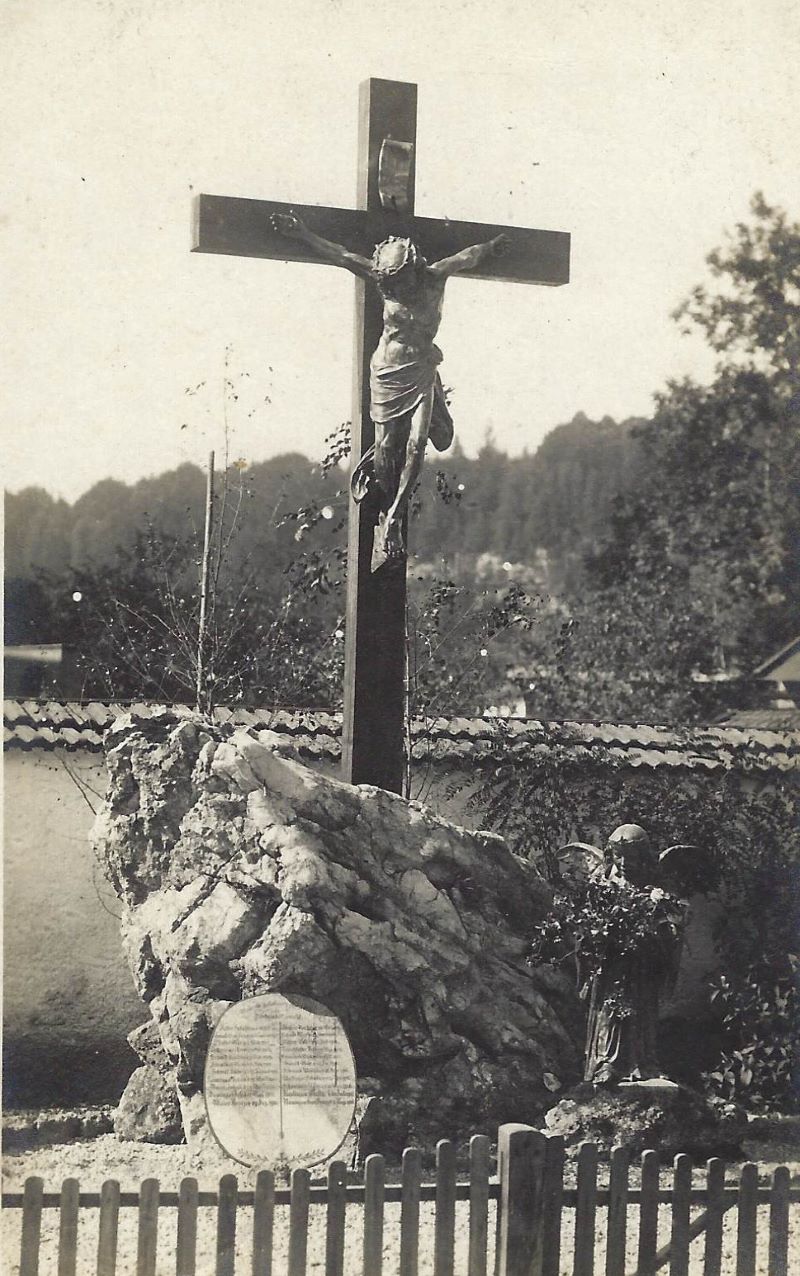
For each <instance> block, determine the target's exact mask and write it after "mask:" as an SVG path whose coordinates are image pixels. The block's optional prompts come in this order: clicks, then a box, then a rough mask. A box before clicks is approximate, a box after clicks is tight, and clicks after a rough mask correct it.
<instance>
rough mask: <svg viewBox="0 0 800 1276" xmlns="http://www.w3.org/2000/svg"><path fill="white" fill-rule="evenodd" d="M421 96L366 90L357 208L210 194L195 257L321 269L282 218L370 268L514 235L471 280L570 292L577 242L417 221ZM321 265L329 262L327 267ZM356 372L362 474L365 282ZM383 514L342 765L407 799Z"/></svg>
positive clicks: (365, 594) (361, 591)
mask: <svg viewBox="0 0 800 1276" xmlns="http://www.w3.org/2000/svg"><path fill="white" fill-rule="evenodd" d="M416 132H417V86H416V85H415V84H403V83H400V82H398V81H395V80H374V79H370V80H367V81H365V82H364V83H363V84H362V85H361V95H360V113H359V140H358V195H357V200H356V203H357V207H356V208H325V207H321V206H319V205H315V204H284V203H276V202H273V201H271V200H259V199H236V198H229V197H227V196H220V195H199V196H197V198H196V199H195V205H194V243H193V249H192V251H193V252H203V253H227V254H231V255H233V256H236V257H269V258H272V259H277V260H280V261H305V262H317V263H320V258H318V257H317V256H315V254H314V252H313V250H312V249H311V248H310V247H308V246H307V245H306V244H304V243H303V242H302V241H300V240H296V239H287V238H286V237H285V236H283V235H281V234H279V233H278V232H277V231H275V230H273V229H271V226H270V215H271V214H272V213H289V212H294V213H296V214H297V215H298V216H299V217H301V218H302V220H303V221H304V222H305V223H306V225H307V226H308V227H309V229H310V230H312V231H314V232H315V233H316V234H318V235H322V236H324V238H326V239H330V240H334V241H335V242H337V243H339V244H342V245H343V246H344V247H345V248H347V249H349V250H350V251H351V252H356V253H359V254H361V256H364V257H371V256H372V250H373V248H374V247H375V245H376V244H377V243H380V241H381V240H383V239H385V238H386V237H387V236H388V235H409V236H411V237H413V239H414V242H415V243H417V244H418V245H419V246H420V249H421V251H422V253H423V254H424V256H425V257H426V258H427V260H428V261H436V260H438V259H439V258H441V257H446V256H449V255H450V254H451V253H455V252H458V251H459V250H460V249H462V248H466V247H468V246H469V245H471V244H477V243H485V242H486V241H488V240H490V239H492V238H494V236H495V235H499V234H504V235H506V236H507V239H508V249H507V252H506V254H505V255H504V256H502V257H493V258H491V259H489V260H487V261H484V262H483V263H482V264H481V265H480V267H478V269H475V270H472V271H470V272H469V274H470V275H471V276H474V277H475V278H478V279H501V280H505V281H509V282H514V283H528V284H565V283H567V282H568V281H569V235H568V234H565V233H563V232H561V231H546V230H523V229H520V228H518V227H513V226H489V225H485V224H482V223H480V222H454V221H450V220H447V219H445V220H436V219H433V218H429V217H417V216H416V215H415V212H414V168H415V163H414V160H415V147H416ZM320 264H322V263H320ZM355 288H356V297H355V300H356V310H355V319H356V322H355V360H354V363H355V367H354V381H353V427H352V458H351V460H352V464H353V465H355V464H357V462H358V461H359V459H360V458H361V456H363V454H364V452H365V451H366V450H367V448H368V447H370V446H371V444H372V443H373V441H374V430H373V425H372V420H371V417H370V411H369V406H370V405H369V361H370V357H371V355H372V353H373V351H374V349H375V347H376V346H377V344H378V339H379V337H380V334H381V329H382V303H381V299H380V297H379V295H378V292H377V290H376V289H375V288H374V287H371V286H370V285H368V284H366V283H364V282H363V281H362V280H360V279H356V280H355ZM375 518H376V512H375V508H374V505H373V503H372V502H370V501H364V502H362V504H360V505H356V504H355V503H354V502H353V501H352V500H351V505H350V531H349V542H348V560H347V561H348V573H347V621H346V630H345V677H344V723H343V735H342V765H343V772H344V778H345V779H346V780H348V781H350V783H352V784H376V785H378V786H379V787H381V788H384V789H391V790H393V791H394V792H396V793H399V792H401V791H402V785H403V772H404V760H403V738H404V732H403V718H404V707H405V706H404V676H405V611H406V579H405V571H404V570H402V569H399V568H392V569H391V570H381V571H378V572H375V573H373V572H371V571H370V559H371V554H372V536H373V531H374V526H375Z"/></svg>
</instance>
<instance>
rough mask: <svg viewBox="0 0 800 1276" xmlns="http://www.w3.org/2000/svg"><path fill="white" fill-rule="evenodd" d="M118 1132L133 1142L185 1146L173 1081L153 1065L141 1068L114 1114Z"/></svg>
mask: <svg viewBox="0 0 800 1276" xmlns="http://www.w3.org/2000/svg"><path fill="white" fill-rule="evenodd" d="M114 1133H115V1134H116V1136H117V1138H118V1139H124V1140H126V1141H128V1142H131V1143H181V1142H182V1140H183V1123H182V1121H181V1109H180V1105H179V1103H178V1096H177V1094H176V1093H175V1086H174V1084H173V1083H172V1081H171V1080H170V1078H169V1077H166V1076H164V1074H163V1073H162V1072H159V1071H158V1069H157V1068H153V1067H151V1065H150V1064H149V1063H145V1064H143V1065H142V1067H141V1068H137V1069H136V1071H135V1072H134V1073H133V1075H132V1076H131V1078H130V1080H129V1081H128V1084H127V1085H126V1087H125V1092H124V1094H123V1096H122V1098H121V1099H120V1101H119V1105H118V1106H117V1110H116V1112H115V1114H114Z"/></svg>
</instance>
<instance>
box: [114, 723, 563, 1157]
mask: <svg viewBox="0 0 800 1276" xmlns="http://www.w3.org/2000/svg"><path fill="white" fill-rule="evenodd" d="M107 762H108V773H109V787H108V793H107V798H106V802H105V806H104V807H103V809H102V810H101V812H100V814H99V816H98V819H97V822H96V825H95V829H94V840H95V845H96V847H97V849H98V851H99V852H100V854H101V855H102V857H103V859H104V861H105V864H106V867H107V871H108V874H109V877H110V879H111V881H112V882H113V884H114V887H115V889H116V891H117V893H118V895H119V897H120V899H121V900H122V902H123V921H122V932H123V942H124V945H125V949H126V952H127V956H128V959H129V962H130V966H131V970H132V972H133V977H134V980H135V982H136V987H137V989H138V991H139V993H140V995H141V996H142V998H143V999H144V1000H145V1001H146V1002H147V1003H148V1005H149V1008H150V1012H151V1015H152V1017H153V1022H154V1023H155V1024H156V1025H157V1027H158V1034H159V1038H160V1042H161V1045H162V1046H163V1049H164V1052H165V1056H166V1060H167V1063H168V1069H169V1072H170V1075H171V1079H172V1080H173V1082H174V1084H175V1086H176V1088H177V1092H178V1095H179V1098H180V1102H181V1108H182V1113H183V1124H184V1129H185V1131H186V1133H187V1136H188V1137H189V1138H190V1139H191V1138H192V1137H193V1136H195V1135H197V1134H199V1133H200V1132H201V1131H202V1129H203V1127H204V1124H205V1113H204V1107H203V1103H202V1089H201V1088H202V1077H203V1066H204V1061H205V1056H206V1051H207V1048H208V1042H209V1037H210V1033H211V1030H212V1028H213V1026H214V1024H215V1023H216V1021H217V1019H218V1018H219V1016H220V1015H221V1014H222V1012H223V1011H224V1010H225V1008H226V1007H227V1006H229V1005H230V1004H231V1003H232V1002H234V1001H237V1000H239V999H240V998H242V997H251V996H254V995H256V994H258V993H262V992H270V991H278V990H280V991H281V992H283V993H299V994H303V995H306V996H309V997H312V998H314V999H315V1000H317V1001H320V1002H322V1003H323V1004H324V1005H327V1006H328V1007H329V1008H330V1009H331V1010H332V1011H333V1012H334V1013H335V1014H336V1015H337V1016H338V1017H339V1018H340V1019H341V1021H342V1023H343V1024H344V1026H345V1029H346V1031H347V1033H348V1035H349V1037H350V1041H351V1043H352V1046H353V1051H354V1054H355V1058H356V1066H357V1071H358V1077H359V1088H360V1090H361V1093H362V1094H363V1095H369V1094H374V1095H377V1096H379V1097H380V1099H381V1110H382V1112H383V1113H384V1118H385V1119H384V1128H385V1129H387V1130H392V1131H394V1134H395V1135H396V1138H397V1140H398V1141H399V1142H402V1141H403V1140H404V1139H406V1138H411V1137H416V1138H419V1139H426V1140H428V1139H431V1138H435V1137H437V1136H439V1135H440V1134H444V1133H447V1134H449V1135H455V1134H458V1133H462V1134H466V1133H469V1132H471V1131H472V1130H474V1129H477V1128H484V1129H485V1128H487V1126H488V1125H489V1124H493V1123H495V1122H497V1121H503V1120H508V1119H512V1118H513V1119H514V1120H518V1121H531V1120H533V1119H534V1118H535V1117H536V1116H538V1115H539V1114H541V1112H542V1111H543V1110H544V1109H545V1108H546V1107H547V1106H549V1105H550V1104H552V1095H551V1094H550V1093H549V1091H548V1089H547V1088H546V1086H545V1085H544V1083H543V1075H544V1074H545V1073H547V1074H552V1075H548V1077H547V1083H548V1085H549V1086H551V1087H552V1085H553V1076H554V1077H556V1078H558V1079H559V1080H560V1081H561V1082H569V1081H571V1080H573V1079H574V1078H575V1077H576V1076H577V1071H578V1065H579V1052H580V1045H579V1044H576V1038H575V1030H576V1027H578V1025H577V1024H576V1003H575V998H574V992H573V991H572V988H571V986H570V983H569V982H568V981H567V980H566V979H565V978H564V977H563V976H561V975H559V974H556V973H554V972H553V971H552V970H549V969H547V968H541V969H536V970H533V969H531V968H530V967H529V966H528V965H527V964H526V950H527V948H528V945H529V942H530V938H531V935H532V933H533V930H534V928H535V926H536V924H537V922H538V921H539V920H540V919H541V918H542V917H543V915H544V914H545V913H546V912H547V909H548V906H549V899H550V895H549V889H548V887H547V886H546V884H545V883H544V882H543V881H542V879H541V878H540V877H539V876H538V875H537V874H536V872H535V870H534V869H533V868H532V866H531V865H529V864H528V863H527V862H525V861H523V860H520V859H518V858H517V857H515V856H514V855H513V854H512V853H511V852H510V851H509V850H508V848H507V847H506V845H505V843H504V842H503V841H502V839H501V838H499V837H497V836H495V835H493V834H488V833H475V832H470V831H468V830H466V829H463V828H459V827H457V826H456V825H454V824H452V823H449V822H448V821H446V820H444V819H440V818H438V817H437V816H435V815H434V814H432V812H431V811H430V810H428V809H426V808H425V807H424V806H422V805H420V804H418V803H416V802H409V801H406V800H404V799H403V798H401V797H398V796H396V795H394V794H391V793H387V792H385V791H384V790H382V789H376V788H373V787H371V786H367V785H361V786H351V785H348V784H344V783H342V782H339V781H336V780H332V779H329V778H326V777H324V776H322V775H319V774H317V773H316V772H314V771H311V770H310V769H308V768H307V767H305V766H302V765H301V764H300V763H298V762H296V761H292V760H290V759H288V758H285V757H282V756H280V755H279V754H278V753H277V752H275V750H274V749H273V748H272V747H270V744H269V740H268V739H267V741H265V740H264V739H259V738H258V737H257V736H256V735H254V734H253V733H252V732H250V731H248V730H232V729H228V730H226V729H225V728H223V727H210V726H207V725H204V724H202V723H200V722H199V721H196V720H193V719H191V718H187V717H178V716H177V715H176V714H175V713H167V712H160V713H154V714H152V715H151V716H148V717H141V716H140V717H137V718H133V717H132V716H130V715H129V716H127V717H124V718H121V719H119V720H118V722H117V724H116V726H115V728H114V729H113V730H112V731H111V732H110V734H109V736H108V738H107ZM578 1032H580V1029H579V1027H578ZM147 1044H148V1049H149V1050H150V1059H149V1061H150V1062H151V1064H152V1063H153V1062H155V1059H154V1058H153V1052H152V1047H153V1045H155V1044H157V1043H154V1042H153V1041H152V1040H150V1039H148V1042H147ZM142 1054H143V1055H144V1054H145V1051H144V1050H142ZM156 1054H157V1051H156ZM556 1084H557V1082H556ZM386 1137H388V1135H387V1136H386Z"/></svg>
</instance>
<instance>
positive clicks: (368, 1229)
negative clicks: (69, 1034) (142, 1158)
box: [2, 1125, 800, 1276]
mask: <svg viewBox="0 0 800 1276" xmlns="http://www.w3.org/2000/svg"><path fill="white" fill-rule="evenodd" d="M564 1166H565V1158H564V1144H563V1140H561V1139H560V1138H547V1137H545V1136H544V1135H542V1134H541V1133H539V1132H537V1131H535V1130H533V1129H531V1128H530V1127H528V1126H520V1125H506V1126H502V1127H501V1129H500V1132H499V1138H498V1156H497V1174H496V1175H493V1174H492V1168H493V1167H492V1163H491V1149H490V1143H489V1139H488V1138H487V1137H486V1136H485V1135H475V1136H473V1138H472V1139H471V1140H470V1145H469V1162H468V1174H467V1175H466V1177H465V1179H464V1181H459V1177H458V1173H457V1153H456V1148H455V1146H454V1144H452V1143H450V1142H447V1141H442V1142H440V1143H439V1144H438V1145H437V1148H436V1171H435V1175H434V1181H432V1182H423V1159H422V1154H421V1152H420V1151H419V1149H416V1148H408V1149H406V1151H405V1152H404V1154H403V1159H402V1171H401V1178H400V1182H399V1183H387V1182H386V1166H385V1162H384V1158H383V1157H382V1156H377V1155H374V1156H369V1157H367V1159H366V1162H365V1164H364V1175H363V1181H361V1182H358V1183H357V1182H349V1181H348V1171H347V1167H346V1166H345V1164H344V1162H341V1161H337V1162H334V1163H333V1164H331V1165H330V1166H329V1168H328V1173H327V1181H326V1182H325V1183H312V1180H311V1175H310V1173H309V1171H308V1170H302V1169H299V1170H295V1171H294V1172H293V1174H292V1175H291V1180H290V1186H289V1187H288V1188H284V1187H280V1186H276V1183H275V1178H274V1176H273V1174H272V1173H271V1172H270V1171H266V1170H265V1171H261V1172H260V1173H259V1174H258V1175H257V1176H256V1179H255V1185H254V1189H253V1190H252V1191H240V1190H239V1187H238V1181H237V1178H236V1176H235V1175H231V1174H226V1175H224V1176H223V1177H222V1178H221V1179H220V1180H219V1186H218V1190H217V1191H213V1192H208V1191H200V1190H198V1184H197V1180H196V1179H193V1178H186V1179H184V1180H183V1182H182V1183H181V1185H180V1190H179V1191H178V1192H166V1191H165V1192H162V1191H161V1190H160V1187H159V1183H158V1180H157V1179H147V1180H145V1181H144V1182H143V1183H142V1184H141V1187H140V1190H139V1191H138V1192H122V1191H120V1186H119V1183H117V1182H116V1181H113V1180H110V1181H108V1182H106V1183H104V1184H103V1186H102V1188H101V1190H100V1192H99V1193H98V1192H82V1191H81V1190H80V1185H79V1183H78V1182H77V1180H75V1179H66V1180H65V1181H64V1183H63V1185H62V1188H61V1191H60V1192H59V1193H49V1192H45V1190H44V1184H43V1182H42V1180H41V1179H39V1178H29V1179H27V1180H26V1182H25V1187H24V1191H23V1192H22V1193H4V1194H3V1198H2V1203H3V1207H4V1209H21V1210H22V1220H21V1240H20V1251H19V1253H20V1258H19V1273H20V1276H40V1258H41V1248H42V1245H41V1241H42V1224H43V1211H46V1210H58V1211H59V1219H58V1244H57V1260H56V1264H55V1269H56V1270H57V1276H85V1274H86V1272H87V1271H88V1270H89V1269H88V1267H87V1266H86V1265H85V1259H84V1265H82V1266H79V1253H81V1252H82V1253H83V1254H84V1255H85V1253H86V1249H85V1247H84V1249H83V1250H82V1251H81V1250H80V1247H79V1231H80V1228H81V1225H82V1224H83V1225H84V1226H87V1225H88V1224H87V1223H86V1218H87V1215H86V1213H83V1212H84V1211H86V1212H88V1211H95V1210H97V1211H99V1217H97V1219H96V1231H95V1233H94V1235H95V1236H96V1247H95V1248H94V1250H93V1253H92V1266H91V1270H92V1271H93V1272H96V1273H97V1276H117V1273H123V1272H125V1273H128V1272H130V1273H134V1272H135V1274H136V1276H166V1273H170V1276H171V1273H173V1272H174V1273H175V1276H207V1274H209V1273H210V1272H211V1271H212V1270H213V1271H214V1272H215V1273H216V1276H237V1271H238V1276H244V1273H245V1272H247V1274H248V1276H306V1274H307V1271H308V1266H307V1259H308V1252H307V1251H308V1240H309V1219H310V1208H311V1207H312V1206H315V1205H316V1206H319V1205H323V1206H325V1219H324V1272H325V1276H345V1274H346V1276H355V1273H356V1272H357V1271H360V1272H361V1273H363V1276H395V1273H397V1276H422V1273H423V1272H424V1273H428V1272H430V1273H432V1276H456V1273H457V1274H458V1276H489V1273H490V1271H492V1272H493V1273H494V1274H495V1276H559V1274H560V1273H562V1274H563V1273H567V1272H571V1273H572V1276H594V1273H595V1272H597V1273H598V1276H599V1274H600V1273H601V1272H603V1273H605V1276H626V1274H627V1276H634V1273H635V1274H636V1276H650V1273H654V1272H656V1271H658V1270H661V1269H664V1270H666V1269H667V1268H668V1269H669V1272H670V1276H692V1274H693V1273H695V1272H697V1273H699V1272H701V1271H702V1273H703V1276H720V1274H721V1273H722V1272H723V1270H724V1271H728V1272H730V1273H731V1276H733V1273H734V1272H735V1276H756V1271H757V1270H758V1272H759V1276H760V1273H763V1272H764V1271H768V1273H769V1276H788V1272H789V1266H788V1263H789V1259H788V1243H789V1217H790V1209H791V1207H792V1206H796V1205H797V1204H798V1203H800V1188H797V1187H793V1186H792V1185H791V1180H790V1174H789V1170H788V1168H787V1167H786V1166H781V1167H780V1168H778V1169H777V1170H776V1171H775V1172H774V1174H773V1176H772V1180H771V1184H770V1185H768V1186H762V1185H760V1183H759V1172H758V1166H757V1165H755V1164H753V1163H748V1164H746V1165H744V1166H743V1167H742V1168H741V1173H740V1175H739V1179H738V1183H736V1184H735V1185H733V1186H730V1185H726V1167H725V1165H724V1163H723V1162H722V1161H720V1160H718V1159H714V1160H711V1161H709V1162H708V1163H707V1167H706V1175H705V1181H704V1183H703V1185H702V1186H700V1187H698V1186H695V1185H693V1181H692V1164H691V1160H690V1158H689V1157H688V1156H678V1157H676V1159H675V1162H674V1168H673V1174H672V1183H671V1186H670V1187H668V1188H662V1187H661V1186H660V1183H659V1165H658V1158H657V1155H656V1153H655V1152H652V1151H651V1152H645V1153H644V1155H643V1157H642V1159H641V1164H640V1169H641V1174H640V1176H636V1177H635V1181H634V1183H632V1182H631V1173H630V1171H631V1170H632V1169H633V1168H634V1167H632V1166H631V1165H630V1164H629V1161H628V1157H627V1154H626V1152H625V1151H624V1150H623V1149H621V1148H617V1149H615V1150H614V1151H613V1153H612V1155H611V1159H610V1167H609V1178H608V1186H607V1187H602V1188H601V1187H599V1186H598V1151H597V1148H596V1147H595V1145H594V1144H591V1143H586V1144H584V1145H583V1147H582V1148H581V1149H580V1152H579V1156H578V1162H577V1177H576V1185H575V1187H567V1186H565V1183H564ZM637 1183H638V1185H637ZM425 1202H430V1203H432V1205H433V1221H432V1227H431V1228H430V1230H429V1234H428V1235H427V1236H423V1238H422V1240H423V1243H422V1244H421V1235H422V1233H421V1228H420V1205H421V1203H425ZM459 1203H463V1204H462V1205H461V1207H460V1209H459ZM398 1205H399V1244H398V1245H397V1247H396V1253H395V1252H393V1253H392V1256H391V1259H387V1258H386V1257H385V1254H384V1248H385V1241H386V1234H385V1228H384V1223H385V1207H386V1206H389V1207H392V1206H398ZM348 1206H358V1207H360V1243H359V1250H360V1254H359V1255H358V1257H357V1258H356V1257H354V1255H353V1254H352V1252H351V1248H352V1242H348V1244H349V1246H350V1248H349V1249H348V1255H347V1265H345V1224H346V1220H347V1219H348V1218H349V1217H351V1215H352V1211H350V1212H348ZM693 1206H694V1207H701V1210H700V1212H699V1213H696V1214H695V1217H692V1207H693ZM282 1208H288V1240H287V1242H286V1246H285V1249H284V1252H283V1253H282V1254H280V1255H279V1254H278V1253H277V1252H274V1246H273V1239H274V1230H275V1222H276V1211H277V1210H278V1209H282ZM125 1209H134V1210H137V1211H138V1218H137V1220H136V1224H137V1226H136V1243H135V1246H132V1247H131V1251H130V1253H125V1254H122V1253H120V1252H119V1248H120V1247H119V1245H118V1231H119V1223H120V1210H125ZM209 1209H213V1210H215V1211H216V1219H215V1228H214V1231H213V1236H214V1241H213V1245H212V1246H210V1247H209V1246H206V1247H205V1249H203V1246H202V1245H201V1247H200V1248H201V1250H203V1254H204V1257H202V1258H200V1259H198V1211H202V1210H206V1211H207V1210H209ZM759 1209H761V1210H762V1214H763V1213H764V1212H766V1213H767V1214H768V1219H767V1220H766V1235H765V1237H764V1238H763V1239H762V1240H761V1253H762V1255H763V1254H764V1253H767V1254H768V1259H767V1261H768V1267H767V1268H765V1267H764V1266H763V1258H762V1260H761V1262H760V1264H759V1266H758V1269H757V1267H756V1261H757V1259H756V1254H757V1241H758V1239H759V1238H758V1226H757V1224H758V1211H759ZM175 1210H176V1211H177V1218H176V1219H173V1222H174V1223H176V1228H173V1234H174V1236H175V1240H174V1244H173V1242H172V1240H170V1246H169V1250H168V1252H164V1251H165V1248H166V1246H165V1245H164V1244H163V1242H164V1240H165V1237H164V1236H163V1234H162V1237H161V1239H162V1245H161V1246H160V1247H159V1219H162V1220H164V1217H165V1212H166V1211H175ZM730 1210H736V1211H737V1214H738V1217H737V1219H736V1227H735V1246H734V1250H735V1253H734V1255H733V1257H734V1259H735V1267H734V1266H732V1265H730V1264H728V1265H727V1267H726V1266H724V1264H723V1220H724V1216H725V1214H726V1213H727V1212H728V1211H730ZM242 1211H247V1218H246V1217H245V1215H244V1214H242V1213H241V1212H242ZM664 1211H666V1212H667V1213H668V1215H669V1221H668V1229H667V1230H668V1240H667V1241H666V1243H664V1244H662V1246H661V1248H659V1246H658V1234H659V1214H660V1213H661V1214H662V1220H661V1232H662V1236H663V1235H664V1221H663V1213H664ZM570 1212H571V1217H570ZM492 1214H494V1220H493V1222H494V1226H493V1227H492V1228H490V1219H491V1216H492ZM632 1214H638V1228H637V1233H636V1237H635V1240H636V1243H635V1245H632V1244H629V1236H628V1231H629V1227H630V1225H631V1221H632V1218H631V1216H632ZM245 1221H247V1226H246V1227H243V1226H242V1225H243V1223H245ZM601 1224H602V1225H601ZM237 1229H238V1230H239V1232H240V1237H239V1256H240V1261H239V1263H238V1267H237V1244H236V1242H237ZM163 1230H164V1229H163V1228H162V1233H163ZM423 1231H424V1229H423ZM245 1232H246V1233H247V1237H246V1238H245V1240H246V1239H247V1238H249V1241H250V1244H249V1252H248V1253H247V1257H246V1259H245V1260H244V1262H242V1261H241V1254H242V1252H243V1250H247V1249H248V1247H247V1245H246V1243H245V1244H244V1245H243V1244H242V1240H243V1235H242V1234H243V1233H245ZM701 1233H705V1245H704V1254H703V1258H702V1266H698V1265H697V1260H696V1259H694V1258H693V1260H692V1266H691V1267H690V1255H689V1248H690V1245H691V1243H692V1242H693V1241H694V1240H696V1238H697V1237H699V1236H700V1235H701ZM395 1235H396V1233H395ZM565 1235H566V1237H567V1239H568V1243H566V1242H565ZM598 1235H600V1236H601V1237H602V1236H604V1238H605V1240H604V1244H601V1245H598ZM630 1240H633V1232H631V1237H630ZM209 1248H210V1250H211V1253H210V1254H209ZM626 1250H627V1253H628V1255H629V1257H628V1259H627V1260H626ZM634 1252H635V1258H634V1259H633V1260H631V1259H630V1254H631V1253H634ZM693 1253H694V1251H693ZM134 1255H135V1256H134ZM598 1255H599V1256H598ZM95 1257H96V1261H95ZM322 1262H323V1259H322V1257H321V1250H317V1251H316V1252H315V1261H314V1264H313V1266H314V1270H315V1271H317V1272H319V1271H321V1270H322ZM198 1263H199V1264H200V1265H198ZM41 1276H45V1273H44V1270H43V1269H42V1270H41Z"/></svg>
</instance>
